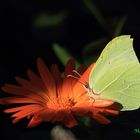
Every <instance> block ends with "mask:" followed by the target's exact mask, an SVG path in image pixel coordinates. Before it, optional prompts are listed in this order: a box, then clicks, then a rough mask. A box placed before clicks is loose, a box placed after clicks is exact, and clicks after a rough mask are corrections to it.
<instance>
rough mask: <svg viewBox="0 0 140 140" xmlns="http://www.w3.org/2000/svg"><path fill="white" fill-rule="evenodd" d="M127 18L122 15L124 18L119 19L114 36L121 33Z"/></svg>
mask: <svg viewBox="0 0 140 140" xmlns="http://www.w3.org/2000/svg"><path fill="white" fill-rule="evenodd" d="M126 19H127V17H126V16H124V17H122V18H121V19H120V20H119V22H118V25H117V27H116V29H115V32H114V35H113V37H116V36H119V35H120V34H121V32H122V28H123V27H124V24H125V22H126Z"/></svg>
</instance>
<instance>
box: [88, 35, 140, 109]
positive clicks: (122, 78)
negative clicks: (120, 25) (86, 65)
mask: <svg viewBox="0 0 140 140" xmlns="http://www.w3.org/2000/svg"><path fill="white" fill-rule="evenodd" d="M89 86H90V88H91V89H92V91H93V93H96V94H99V95H95V96H96V98H101V99H110V100H114V101H116V102H119V103H120V104H122V106H123V109H122V111H125V110H134V109H137V108H139V106H140V64H139V61H138V59H137V56H136V54H135V52H134V49H133V39H131V38H130V36H129V35H123V36H119V37H116V38H114V39H113V40H112V41H110V42H109V43H108V44H107V46H106V47H105V49H104V50H103V52H102V53H101V55H100V57H99V58H98V60H97V62H96V64H95V66H94V68H93V69H92V70H91V73H90V76H89Z"/></svg>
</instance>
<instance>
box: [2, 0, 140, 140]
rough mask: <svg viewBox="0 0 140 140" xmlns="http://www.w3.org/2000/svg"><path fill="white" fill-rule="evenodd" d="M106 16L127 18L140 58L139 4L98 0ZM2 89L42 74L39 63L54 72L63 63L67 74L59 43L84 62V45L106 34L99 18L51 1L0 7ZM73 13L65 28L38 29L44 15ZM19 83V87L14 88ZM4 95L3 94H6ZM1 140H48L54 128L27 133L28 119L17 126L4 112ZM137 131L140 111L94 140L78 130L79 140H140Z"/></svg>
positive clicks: (72, 3)
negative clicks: (19, 78)
mask: <svg viewBox="0 0 140 140" xmlns="http://www.w3.org/2000/svg"><path fill="white" fill-rule="evenodd" d="M93 2H94V3H95V4H96V5H97V7H98V8H99V9H100V10H101V12H102V13H103V15H104V16H108V17H114V16H115V17H120V16H122V15H126V16H127V20H126V22H125V25H124V28H123V31H122V34H131V36H132V37H133V38H134V49H135V50H136V54H137V56H138V58H140V53H139V51H140V46H139V44H140V39H139V35H140V15H139V13H140V7H139V4H138V1H130V0H129V1H128V0H127V1H126V0H123V1H122V0H94V1H93ZM0 9H1V19H0V24H1V26H0V34H1V37H0V40H1V41H0V84H1V86H2V85H3V84H4V83H6V82H13V81H14V77H15V76H16V75H20V76H24V77H26V76H25V75H26V73H25V71H26V70H27V69H28V68H31V69H33V70H34V71H36V59H37V58H38V57H41V58H42V59H43V60H44V61H45V63H46V64H47V65H48V67H50V65H51V64H52V63H57V64H58V65H59V67H60V69H61V70H63V66H62V64H61V63H60V61H59V60H58V58H57V57H56V56H55V53H54V52H53V50H52V44H53V43H54V42H57V43H59V44H61V45H62V46H64V47H65V48H67V49H68V50H69V51H70V52H71V53H72V54H73V55H74V56H75V57H76V58H77V59H79V60H80V59H81V49H82V47H83V46H84V45H86V44H87V43H89V42H91V41H92V40H96V39H98V38H100V37H102V36H104V35H106V33H105V32H104V31H103V30H102V29H101V28H100V26H99V24H98V23H97V21H96V20H95V18H94V17H93V16H92V15H91V14H89V12H87V10H86V9H85V7H84V4H83V2H82V0H67V1H66V0H59V1H58V0H50V1H48V0H46V1H42V0H40V1H28V0H12V1H2V2H1V4H0ZM61 10H65V11H67V12H68V17H67V18H66V19H65V21H64V22H63V24H61V25H60V26H58V27H55V28H35V27H34V26H33V22H34V19H35V17H36V16H37V15H38V14H39V13H41V12H42V11H50V12H53V13H57V12H59V11H61ZM13 83H14V82H13ZM1 94H3V93H2V91H1ZM0 109H1V110H0V139H5V140H9V139H15V140H24V139H26V140H28V139H34V140H38V139H40V140H47V139H50V138H49V137H50V130H51V128H53V126H54V125H52V124H51V123H42V124H41V125H39V126H37V127H36V128H34V129H27V128H26V125H27V123H28V121H27V120H26V119H23V120H22V121H21V122H19V123H18V124H11V118H10V117H9V116H10V115H9V114H4V113H3V112H2V110H3V107H1V108H0ZM135 128H139V129H140V112H139V110H136V111H131V112H123V113H122V114H121V115H119V116H117V117H115V118H113V122H112V123H111V124H110V125H107V126H104V125H100V124H98V125H97V124H96V125H95V126H94V125H93V127H92V129H91V130H93V131H92V132H93V134H91V132H90V133H89V131H88V130H87V129H86V128H84V127H81V128H80V129H79V127H76V128H73V129H72V131H73V132H74V133H75V134H76V137H77V138H79V139H88V138H89V136H90V138H91V139H94V140H95V139H108V140H112V139H138V138H140V134H134V133H133V130H134V129H135Z"/></svg>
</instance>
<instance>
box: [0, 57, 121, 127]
mask: <svg viewBox="0 0 140 140" xmlns="http://www.w3.org/2000/svg"><path fill="white" fill-rule="evenodd" d="M37 67H38V71H39V74H40V76H38V75H36V74H35V73H34V72H33V71H31V70H28V71H27V75H28V77H29V79H28V80H25V79H22V78H20V77H16V81H17V82H18V83H19V84H20V85H18V86H17V85H11V84H6V85H5V86H4V87H3V88H2V90H3V91H5V92H7V93H9V94H11V95H14V96H10V97H4V98H1V99H0V104H3V105H10V104H18V106H16V107H12V108H10V109H5V110H4V112H6V113H13V114H12V116H11V117H13V118H14V119H13V123H16V122H18V121H20V120H21V119H22V118H25V117H27V118H28V119H30V122H29V124H28V127H34V126H36V125H38V124H40V123H41V122H44V121H51V122H61V123H63V124H64V125H66V126H67V127H73V126H74V125H77V124H78V123H77V120H76V119H75V117H74V116H91V117H93V118H94V119H96V120H98V121H99V122H101V123H104V124H106V123H109V122H110V121H109V120H108V119H107V118H106V117H105V116H104V115H106V114H112V115H113V114H114V115H116V114H118V111H117V110H114V109H111V108H108V107H110V106H111V105H112V104H113V103H114V102H113V101H110V100H95V101H94V102H92V101H91V99H90V98H89V97H87V96H86V92H87V91H86V90H85V89H84V85H83V84H82V83H81V80H82V81H84V84H86V82H88V76H89V72H90V70H91V68H92V67H93V64H92V65H91V66H90V67H89V68H88V69H87V70H86V71H85V72H84V73H83V70H82V69H79V71H78V72H79V74H78V73H77V74H78V75H79V76H80V74H82V73H83V75H82V76H80V80H77V79H78V78H76V76H75V74H76V72H75V64H74V61H72V60H70V61H69V62H68V63H67V65H66V68H65V73H64V76H63V77H62V76H61V74H60V72H59V70H58V67H57V65H52V67H51V70H50V71H49V70H48V68H47V67H46V65H45V64H44V62H43V61H42V60H41V59H40V58H39V59H38V60H37ZM74 72H75V73H74Z"/></svg>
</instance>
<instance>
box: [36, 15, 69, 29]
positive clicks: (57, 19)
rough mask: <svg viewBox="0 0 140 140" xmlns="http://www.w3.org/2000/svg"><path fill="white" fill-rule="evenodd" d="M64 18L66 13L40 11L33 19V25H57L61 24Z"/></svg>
mask: <svg viewBox="0 0 140 140" xmlns="http://www.w3.org/2000/svg"><path fill="white" fill-rule="evenodd" d="M65 18H66V14H65V13H64V12H61V13H57V14H47V13H42V14H40V15H39V16H37V17H36V19H35V21H34V25H35V26H36V27H50V26H57V25H59V24H61V23H62V22H63V20H64V19H65Z"/></svg>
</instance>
